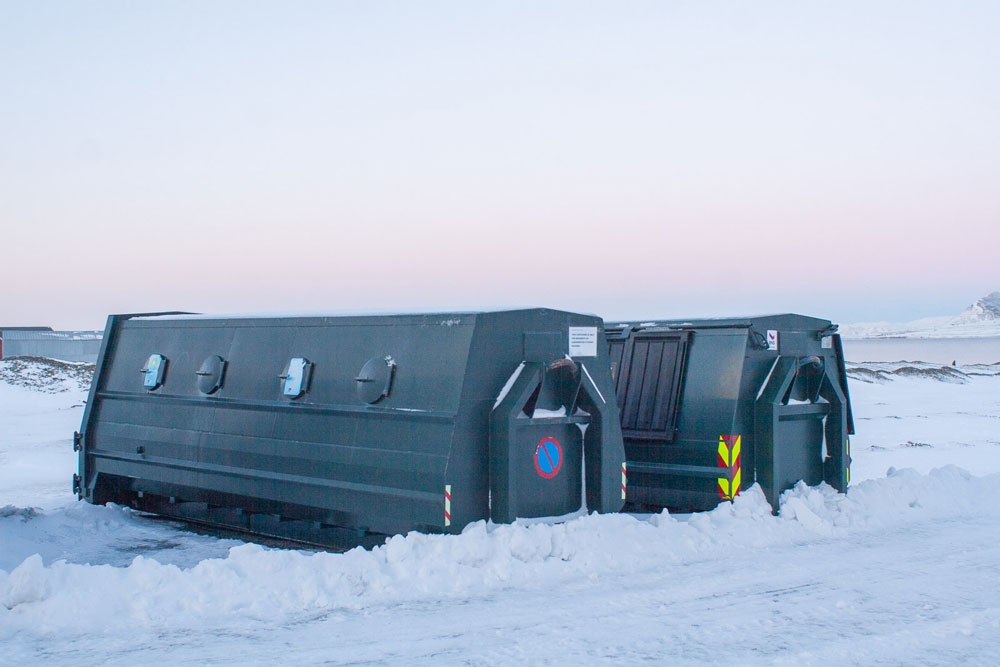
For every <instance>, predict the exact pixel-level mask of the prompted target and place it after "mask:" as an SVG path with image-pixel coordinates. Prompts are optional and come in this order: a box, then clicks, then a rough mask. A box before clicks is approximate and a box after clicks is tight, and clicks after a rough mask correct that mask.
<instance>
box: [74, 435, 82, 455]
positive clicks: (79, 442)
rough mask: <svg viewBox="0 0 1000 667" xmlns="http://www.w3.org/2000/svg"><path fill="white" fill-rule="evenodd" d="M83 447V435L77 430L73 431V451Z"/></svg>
mask: <svg viewBox="0 0 1000 667" xmlns="http://www.w3.org/2000/svg"><path fill="white" fill-rule="evenodd" d="M81 449H83V436H82V435H80V432H79V431H73V451H74V452H78V451H80V450H81Z"/></svg>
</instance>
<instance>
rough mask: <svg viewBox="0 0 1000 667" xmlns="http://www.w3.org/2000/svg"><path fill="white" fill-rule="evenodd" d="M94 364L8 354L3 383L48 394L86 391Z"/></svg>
mask: <svg viewBox="0 0 1000 667" xmlns="http://www.w3.org/2000/svg"><path fill="white" fill-rule="evenodd" d="M93 375H94V364H88V363H85V362H76V361H59V360H58V359H47V358H45V357H9V358H7V359H2V360H0V382H6V383H7V384H9V385H13V386H15V387H23V388H25V389H30V390H33V391H39V392H42V393H45V394H56V393H61V392H67V391H87V390H88V389H89V388H90V381H91V378H92V377H93Z"/></svg>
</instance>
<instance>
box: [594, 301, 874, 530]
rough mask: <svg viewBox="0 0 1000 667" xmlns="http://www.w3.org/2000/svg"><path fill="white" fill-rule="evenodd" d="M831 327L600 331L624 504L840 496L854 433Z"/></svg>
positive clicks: (770, 322)
mask: <svg viewBox="0 0 1000 667" xmlns="http://www.w3.org/2000/svg"><path fill="white" fill-rule="evenodd" d="M836 330H837V327H836V326H835V325H833V324H832V323H831V322H830V321H829V320H822V319H817V318H813V317H805V316H802V315H791V314H788V315H768V316H761V317H750V318H739V319H707V320H658V321H655V322H653V321H650V322H642V323H623V324H618V325H616V326H610V327H608V328H607V329H606V333H607V338H608V345H609V352H610V359H611V366H612V375H613V377H614V380H615V387H616V392H617V397H618V407H619V413H620V416H621V420H622V434H623V437H624V444H625V451H626V459H627V469H628V503H629V505H630V506H631V507H633V508H636V509H644V508H658V507H669V508H672V509H678V510H685V511H692V510H703V509H709V508H711V507H714V506H715V505H717V504H718V503H719V502H720V501H721V500H726V499H731V498H733V497H734V496H735V495H737V494H739V492H740V491H742V490H746V489H747V488H749V487H750V486H751V485H753V484H754V482H757V483H759V484H760V485H761V488H763V490H764V493H765V495H766V496H767V498H768V500H769V501H770V502H771V503H772V505H776V504H777V502H778V497H779V496H780V495H781V493H782V492H783V491H784V490H786V489H788V488H790V487H792V486H793V485H794V484H795V483H796V482H797V481H799V480H803V481H805V482H806V483H808V484H811V485H812V484H819V483H820V482H824V481H825V482H827V483H828V484H830V485H831V486H833V487H834V488H836V489H838V490H840V491H844V490H846V488H847V484H848V482H849V478H850V451H849V447H850V446H849V442H848V436H849V435H850V434H853V433H854V424H853V417H852V415H851V405H850V397H849V394H848V390H847V376H846V374H845V372H844V355H843V348H842V346H841V342H840V336H839V335H838V334H837V333H836Z"/></svg>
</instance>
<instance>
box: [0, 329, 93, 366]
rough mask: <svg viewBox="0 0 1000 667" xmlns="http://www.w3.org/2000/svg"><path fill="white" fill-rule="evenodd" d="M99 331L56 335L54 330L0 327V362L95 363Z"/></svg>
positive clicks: (60, 332) (58, 332) (63, 332)
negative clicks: (35, 359) (25, 359)
mask: <svg viewBox="0 0 1000 667" xmlns="http://www.w3.org/2000/svg"><path fill="white" fill-rule="evenodd" d="M100 349H101V332H100V331H53V330H52V327H0V359H7V358H10V357H46V358H48V359H59V360H61V361H75V362H84V363H91V364H92V363H94V362H95V361H96V360H97V354H98V352H100Z"/></svg>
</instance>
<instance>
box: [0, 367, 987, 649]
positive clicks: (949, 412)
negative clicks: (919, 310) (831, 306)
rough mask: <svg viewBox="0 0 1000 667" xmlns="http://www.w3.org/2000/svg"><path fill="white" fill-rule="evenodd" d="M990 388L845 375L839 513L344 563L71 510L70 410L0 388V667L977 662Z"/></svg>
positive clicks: (449, 544)
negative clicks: (850, 430) (850, 426)
mask: <svg viewBox="0 0 1000 667" xmlns="http://www.w3.org/2000/svg"><path fill="white" fill-rule="evenodd" d="M3 363H6V362H0V364H3ZM907 367H912V368H914V369H915V370H916V371H917V372H913V371H909V370H905V368H907ZM994 370H996V371H998V372H1000V366H993V367H988V366H985V367H981V368H971V367H958V368H956V369H954V371H939V372H938V371H934V368H932V367H930V366H929V365H920V364H916V365H913V364H911V365H904V364H863V365H859V366H856V367H855V369H854V370H852V371H851V374H852V376H853V380H852V382H851V392H852V397H853V399H854V409H855V418H856V420H857V428H858V433H857V435H856V436H855V437H854V438H852V454H853V457H854V466H853V469H852V486H851V490H850V493H848V494H847V495H839V494H836V493H834V492H833V491H832V490H831V489H829V488H825V487H820V488H806V487H802V488H797V489H794V490H792V491H790V492H788V493H786V494H785V496H784V498H783V500H782V504H781V509H780V512H779V513H778V515H777V516H773V515H772V514H771V512H770V508H769V506H768V505H767V504H766V502H765V501H764V499H763V498H762V496H761V494H760V493H759V492H757V491H756V490H752V491H750V492H749V493H746V494H744V495H743V496H741V497H739V498H738V499H737V501H736V502H735V503H733V504H728V503H727V504H724V505H722V506H720V507H719V508H717V509H716V510H714V511H712V512H707V513H703V514H698V515H692V516H678V517H674V516H670V515H667V514H660V515H655V516H643V517H633V516H628V515H608V516H597V515H591V516H587V517H582V518H578V519H575V520H573V521H570V522H568V523H564V524H559V525H547V524H544V523H541V524H539V523H533V524H532V525H520V524H515V525H513V526H492V525H485V524H482V523H479V524H474V525H472V526H470V527H469V528H468V529H467V530H466V531H465V532H464V533H463V534H462V535H459V536H428V535H420V534H411V535H408V536H406V537H395V538H393V539H392V540H391V541H390V542H389V543H388V544H387V545H386V546H384V547H381V548H379V549H375V550H373V551H363V550H360V549H358V550H354V551H351V552H348V553H344V554H331V553H324V552H320V553H314V552H308V551H293V550H284V549H274V548H266V547H261V546H257V545H252V544H244V543H243V542H240V541H236V540H226V539H218V538H216V537H211V536H205V535H199V534H196V533H193V532H190V531H187V530H184V529H183V528H182V527H180V526H179V525H177V524H174V523H171V522H165V521H161V520H155V519H150V518H145V517H142V516H139V515H137V514H136V513H134V512H132V511H130V510H127V509H122V508H117V507H93V506H90V505H87V504H85V503H78V502H76V501H75V500H74V497H73V496H72V495H71V493H70V488H69V487H70V484H69V480H70V477H71V475H72V472H73V471H74V469H75V465H76V456H75V454H74V453H73V452H72V446H71V439H70V436H71V434H72V432H73V430H75V429H77V428H78V427H79V421H80V417H81V414H82V408H81V407H80V406H81V403H82V400H83V399H84V394H83V392H82V391H81V390H80V389H79V387H75V386H72V384H67V385H66V386H65V387H64V388H65V389H66V391H62V392H57V393H42V392H40V391H37V389H32V388H27V387H15V386H11V385H9V384H6V383H4V382H3V381H0V507H3V506H6V507H5V508H4V509H2V510H0V663H3V664H25V663H41V662H47V663H48V662H55V663H57V664H95V663H101V664H130V665H131V664H136V663H139V664H144V663H152V662H160V663H169V664H187V663H191V664H205V663H210V664H232V663H241V664H245V663H248V662H251V663H262V662H274V661H282V662H286V663H309V664H312V663H326V662H333V663H338V664H339V663H359V662H372V663H385V662H389V663H397V664H402V663H406V664H413V663H417V664H454V663H472V664H496V663H503V664H514V663H525V662H527V663H531V664H537V663H557V664H563V663H583V664H591V663H598V662H619V663H634V662H638V661H640V660H645V661H654V662H657V663H666V664H694V663H699V664H700V663H714V664H727V665H728V664H772V663H779V664H792V663H794V664H816V663H820V662H824V663H833V664H857V663H863V664H872V663H876V664H878V663H882V664H956V663H963V664H964V663H970V664H1000V600H998V596H997V593H996V591H997V590H998V588H1000V540H998V539H997V534H998V529H1000V506H998V504H997V502H996V501H995V496H996V489H997V488H998V487H1000V375H998V374H993V371H994ZM0 377H2V368H0Z"/></svg>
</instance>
